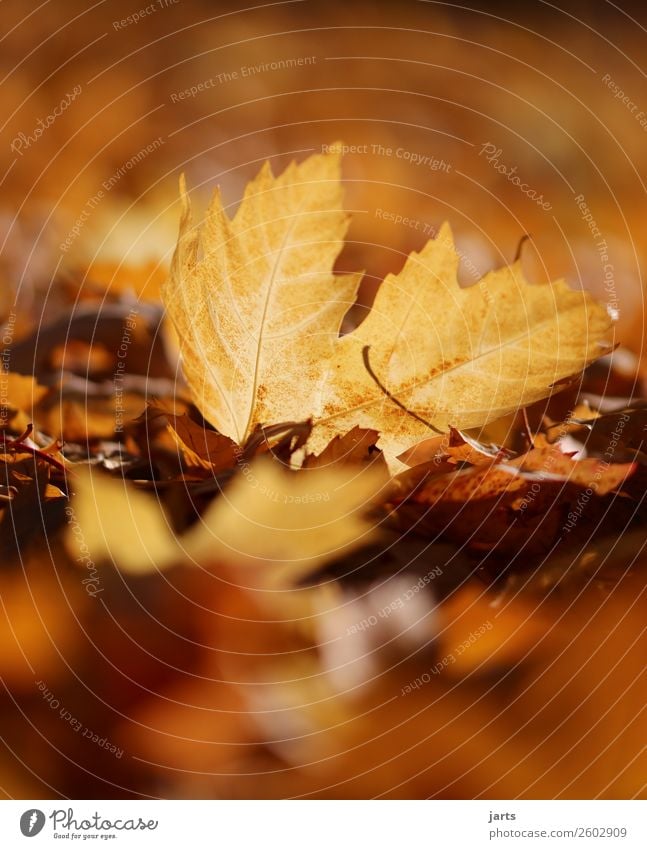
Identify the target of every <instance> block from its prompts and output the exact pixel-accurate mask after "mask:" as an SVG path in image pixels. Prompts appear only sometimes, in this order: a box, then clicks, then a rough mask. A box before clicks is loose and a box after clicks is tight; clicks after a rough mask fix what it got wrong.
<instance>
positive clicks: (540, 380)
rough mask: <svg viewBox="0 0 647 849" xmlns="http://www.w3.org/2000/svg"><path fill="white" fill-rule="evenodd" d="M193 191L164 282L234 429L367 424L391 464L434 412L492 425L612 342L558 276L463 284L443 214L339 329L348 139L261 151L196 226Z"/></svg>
mask: <svg viewBox="0 0 647 849" xmlns="http://www.w3.org/2000/svg"><path fill="white" fill-rule="evenodd" d="M182 191H183V213H182V220H181V224H180V237H179V241H178V245H177V249H176V252H175V255H174V258H173V263H172V268H171V275H170V277H169V279H168V281H167V282H166V283H165V284H164V286H163V287H162V297H163V299H164V302H165V305H166V309H167V312H168V314H169V315H170V317H171V319H172V320H173V322H174V324H175V327H176V329H177V331H178V334H179V337H180V344H181V352H182V356H183V362H184V371H185V375H186V378H187V381H188V384H189V387H190V389H191V391H192V394H193V398H194V401H195V403H196V405H197V407H198V408H199V409H200V411H201V412H202V414H203V415H204V416H205V418H206V419H207V420H208V421H210V422H211V424H213V425H214V426H215V427H216V429H217V430H218V431H220V432H221V433H224V434H225V435H227V436H229V437H230V438H231V439H234V440H235V441H236V442H238V443H239V444H243V443H244V442H245V441H246V440H247V438H248V437H249V435H250V434H251V433H252V432H253V430H254V428H255V427H256V426H257V425H259V424H271V423H274V422H278V421H285V420H286V419H294V420H303V419H305V418H311V419H312V422H313V432H312V435H311V438H310V441H309V446H310V450H311V451H314V452H318V451H321V450H323V448H325V447H326V445H328V443H329V442H330V441H331V440H332V439H334V438H335V437H336V436H341V435H343V434H344V433H346V432H347V431H348V430H350V429H351V428H353V427H355V426H360V427H362V428H367V429H376V430H378V431H379V433H380V441H379V447H380V448H382V449H383V450H384V451H385V454H386V458H387V461H390V462H393V463H395V457H396V456H397V455H398V454H400V453H402V451H404V450H405V449H406V448H408V447H410V446H411V445H412V444H413V443H415V442H417V441H419V440H420V439H422V438H424V437H426V436H428V435H429V431H430V426H431V427H432V428H433V429H435V430H436V431H437V432H445V431H447V430H448V429H449V428H450V426H453V427H456V428H469V427H477V426H481V425H483V424H485V423H486V422H488V421H491V420H493V419H496V418H498V417H500V416H502V415H504V414H506V413H508V412H510V411H512V410H515V409H517V408H519V407H520V406H525V405H527V404H530V403H532V402H533V401H536V400H539V399H541V398H545V397H546V396H548V395H549V394H550V393H551V392H552V391H554V388H555V387H556V386H557V385H558V384H560V383H563V382H564V381H565V380H566V379H569V378H572V377H573V375H576V374H578V373H579V372H580V371H581V370H582V369H583V368H584V367H585V366H586V365H588V364H589V363H591V362H592V361H593V360H595V359H596V358H597V357H599V356H600V355H602V354H603V353H605V352H606V351H608V350H609V347H610V346H609V343H608V336H609V332H610V328H611V320H610V318H609V316H608V315H607V312H606V310H605V308H604V307H603V306H602V305H600V304H597V303H596V302H594V301H593V300H592V299H591V298H590V297H589V296H588V295H586V294H585V293H584V292H581V291H573V290H571V289H569V288H568V286H567V285H566V283H564V282H563V281H558V282H556V283H552V284H546V285H529V284H528V283H527V281H526V280H525V279H524V276H523V273H522V270H521V266H520V264H519V263H515V264H514V265H513V266H511V267H509V268H503V269H499V270H498V271H494V272H491V273H489V274H487V275H486V276H485V277H484V278H483V279H482V280H481V281H480V282H479V283H478V284H477V285H475V286H471V287H470V288H467V289H464V288H461V287H460V286H459V284H458V279H457V272H458V262H459V258H458V255H457V253H456V249H455V247H454V243H453V239H452V235H451V231H450V229H449V226H448V225H444V226H443V227H442V228H441V230H440V232H439V234H438V237H437V238H436V239H432V240H431V241H429V242H428V243H427V245H425V247H424V248H423V249H422V251H421V252H420V253H412V254H411V255H410V256H409V258H408V259H407V261H406V263H405V265H404V268H403V269H402V271H401V272H400V273H399V274H397V275H394V274H390V275H388V276H387V277H386V278H385V280H384V282H383V283H382V285H381V287H380V289H379V291H378V293H377V296H376V298H375V302H374V305H373V307H372V309H371V310H370V312H369V315H368V317H367V318H366V319H365V320H364V321H363V322H362V323H361V324H360V326H359V327H357V328H356V329H355V330H354V331H353V332H351V333H348V334H347V335H346V336H343V337H340V335H339V333H340V328H341V324H342V320H343V318H344V315H345V313H346V312H347V311H348V309H349V307H350V306H351V305H352V304H353V302H354V301H355V297H356V294H357V287H358V284H359V276H358V275H355V276H353V275H351V276H348V275H346V276H340V275H337V276H336V275H334V274H333V266H334V263H335V260H336V259H337V257H338V255H339V253H340V251H341V249H342V246H343V238H344V234H345V232H346V228H347V215H346V213H344V212H343V210H342V193H341V185H340V157H339V156H338V155H337V154H334V153H331V154H327V155H315V156H311V157H310V158H309V159H307V160H306V161H305V162H303V163H301V164H299V165H296V164H295V163H292V164H291V165H289V166H288V168H287V169H286V170H285V171H284V172H283V173H282V174H281V175H280V176H279V177H274V176H273V174H272V171H271V169H270V167H269V165H268V164H267V163H266V164H265V165H264V167H263V168H262V170H261V172H260V174H259V175H258V177H256V179H255V180H253V181H252V182H251V183H250V184H249V185H248V186H247V189H246V191H245V196H244V198H243V201H242V203H241V205H240V208H239V209H238V212H237V213H236V215H235V217H234V218H233V220H230V218H229V217H228V216H227V214H226V212H225V209H224V207H223V204H222V201H221V198H220V195H219V193H216V194H215V196H214V198H213V200H212V202H211V205H210V207H209V209H208V210H207V213H206V216H205V220H204V222H203V224H202V226H201V227H200V228H199V230H198V229H196V228H194V226H193V224H192V220H191V208H190V204H189V201H188V198H187V195H186V189H185V187H184V183H183V184H182ZM404 408H406V409H407V410H408V411H410V413H411V414H407V413H405V412H404Z"/></svg>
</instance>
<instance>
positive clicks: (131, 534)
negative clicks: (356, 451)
mask: <svg viewBox="0 0 647 849" xmlns="http://www.w3.org/2000/svg"><path fill="white" fill-rule="evenodd" d="M382 483H383V477H382V475H380V474H379V472H377V471H376V470H374V469H371V468H367V469H364V470H362V471H361V472H358V471H357V470H356V469H353V468H351V469H341V468H339V469H338V468H334V469H315V470H308V471H305V470H304V471H301V472H298V473H295V472H290V471H286V470H284V469H282V468H281V467H280V466H279V465H278V464H277V463H276V462H273V461H271V460H269V459H267V458H263V459H261V460H258V461H256V462H255V463H252V464H250V465H244V466H243V467H242V469H241V471H240V472H239V474H238V475H237V477H236V478H235V479H234V480H233V481H232V482H231V483H230V484H229V485H227V487H226V488H225V489H224V490H223V492H222V493H221V494H220V495H219V496H218V497H217V498H216V499H215V500H214V502H213V503H212V504H211V506H210V507H209V508H208V509H207V510H206V512H205V513H204V515H203V516H202V519H201V520H200V521H199V522H198V523H197V524H196V525H195V526H194V527H193V528H192V529H191V530H189V531H188V532H187V533H185V534H184V535H182V536H181V537H178V536H176V535H175V534H174V533H173V531H172V529H171V527H170V525H169V524H168V522H167V519H166V517H165V514H164V512H163V511H162V509H161V507H160V505H159V504H158V503H156V502H155V500H154V498H152V497H151V496H150V495H148V494H146V493H144V492H141V491H139V490H138V489H137V488H136V487H135V486H134V485H133V484H132V483H131V482H128V481H125V480H123V479H116V478H109V477H108V476H106V475H105V474H102V473H96V472H95V473H92V472H91V471H89V470H88V471H87V472H85V473H82V474H81V473H80V474H79V478H78V482H76V483H75V490H76V497H75V499H74V500H73V503H72V510H71V515H70V518H71V524H70V528H69V529H68V534H67V545H68V550H69V551H70V554H71V555H72V556H73V557H75V558H79V557H80V558H86V562H87V558H90V559H91V560H92V561H94V562H96V563H99V562H100V561H101V560H103V559H106V558H109V559H111V560H112V561H113V562H114V563H115V565H116V566H117V567H118V568H120V569H122V570H123V571H125V572H133V573H145V572H149V571H152V570H155V569H164V568H166V567H168V566H171V565H173V564H179V563H182V562H187V561H194V562H197V563H200V564H201V565H206V566H208V565H209V564H211V563H217V562H225V563H230V564H240V565H243V566H247V567H257V568H258V571H257V572H256V571H255V570H250V571H254V576H252V580H253V582H254V581H257V580H258V581H261V582H262V583H267V582H270V583H272V584H275V585H277V584H286V585H287V584H288V583H292V582H294V581H296V580H298V579H299V578H301V577H302V576H305V575H307V574H308V573H309V572H311V571H313V570H314V569H316V568H317V567H318V566H320V565H322V564H324V563H326V562H328V561H331V560H334V559H336V558H338V557H342V556H343V555H345V554H348V553H349V552H350V551H351V550H353V549H355V548H358V547H359V546H362V545H365V544H367V543H368V542H371V541H372V540H373V539H374V538H375V528H374V526H373V524H372V522H370V521H369V520H368V519H366V518H364V513H366V511H367V509H368V506H369V503H370V502H371V500H372V499H373V498H374V496H375V495H376V494H377V492H378V490H379V488H380V486H381V484H382ZM270 564H271V565H273V566H274V568H273V569H272V570H271V571H269V572H268V571H267V566H268V565H270Z"/></svg>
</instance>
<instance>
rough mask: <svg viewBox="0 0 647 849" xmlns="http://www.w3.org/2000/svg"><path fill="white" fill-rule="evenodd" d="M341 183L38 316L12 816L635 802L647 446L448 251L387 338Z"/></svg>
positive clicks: (593, 368) (434, 245) (406, 276)
mask: <svg viewBox="0 0 647 849" xmlns="http://www.w3.org/2000/svg"><path fill="white" fill-rule="evenodd" d="M347 226H348V215H347V214H346V213H345V212H344V211H343V199H342V191H341V179H340V159H339V156H338V155H336V154H328V155H315V156H311V157H310V158H309V159H307V160H305V161H304V162H302V163H301V164H294V163H293V164H292V165H290V166H289V167H288V168H287V169H286V170H285V171H284V172H283V173H282V174H281V175H280V176H278V177H275V176H274V175H273V173H272V170H271V169H270V167H269V165H268V164H266V165H265V166H264V167H263V168H262V169H261V171H260V173H259V175H258V176H257V177H256V179H254V180H253V181H252V182H251V183H250V184H249V185H248V186H247V189H246V192H245V195H244V199H243V201H242V203H241V205H240V208H239V209H238V211H237V212H236V214H235V216H234V217H233V218H232V217H231V216H230V214H229V213H228V211H227V210H226V209H225V208H224V207H223V204H222V200H221V198H220V196H219V195H218V194H216V195H215V196H214V198H213V200H212V201H211V204H210V206H209V208H208V210H207V211H206V213H205V215H204V219H203V221H202V222H201V223H200V224H199V225H198V226H196V225H194V222H193V220H192V211H191V206H190V203H189V200H188V196H187V193H186V187H184V186H183V195H182V215H181V223H180V235H179V240H178V244H177V248H176V251H175V254H174V257H173V261H172V264H171V269H170V272H169V273H168V274H166V273H162V272H160V270H159V269H158V268H157V267H155V266H151V267H146V266H119V267H117V266H114V267H113V266H110V265H109V264H104V265H100V264H99V263H95V264H94V265H93V266H91V267H90V268H86V269H79V270H78V274H76V275H75V274H68V275H66V276H64V277H62V278H60V279H59V280H57V282H56V286H57V292H58V298H59V310H58V314H57V315H56V316H54V317H51V318H49V317H46V318H43V319H41V321H40V322H39V323H38V325H37V326H30V324H29V322H28V321H27V320H26V319H24V318H23V317H21V316H20V315H18V314H16V312H15V311H14V310H12V308H11V304H9V303H7V304H0V306H2V308H3V310H4V314H3V320H4V343H5V347H4V353H3V371H2V386H1V387H0V388H1V390H2V391H1V395H2V398H1V401H2V404H1V406H0V424H1V426H2V438H3V444H2V467H3V479H2V481H1V487H0V508H1V523H2V524H1V544H2V554H3V556H2V571H1V573H0V593H1V598H2V614H1V618H0V633H1V638H2V649H1V651H0V669H1V675H2V681H3V684H4V687H3V694H2V696H1V697H0V698H1V700H2V708H1V710H2V729H3V731H2V738H3V749H2V755H1V757H0V786H2V787H3V789H4V793H5V794H6V795H7V796H13V797H23V798H25V797H34V798H37V797H39V796H40V797H43V796H44V797H52V796H69V797H74V798H92V797H96V798H105V797H124V796H146V797H147V796H151V797H159V796H161V797H173V798H177V797H187V798H191V797H199V798H223V797H224V798H230V797H241V798H247V797H258V798H273V797H312V796H314V797H327V798H330V797H333V798H347V797H360V798H366V797H414V798H420V797H447V798H452V797H460V798H473V797H486V798H517V797H529V798H536V797H544V798H552V797H564V798H581V797H585V798H589V797H597V796H600V797H633V796H636V795H639V794H640V793H641V788H642V785H643V781H644V767H645V764H644V760H642V756H641V745H642V743H641V740H642V739H643V738H644V722H643V721H642V719H641V711H642V708H643V702H644V678H642V673H643V667H644V641H643V638H644V624H643V623H644V609H645V608H644V589H645V560H644V555H643V547H644V543H645V524H644V520H645V508H644V502H643V493H644V488H645V480H646V477H647V449H646V448H645V446H644V433H645V424H646V419H647V412H646V406H645V402H644V401H643V400H641V398H640V392H639V390H638V387H639V382H638V380H637V377H636V376H635V375H634V374H633V373H632V372H631V370H630V369H627V367H626V364H625V361H624V360H623V357H622V354H623V351H622V350H621V349H620V350H614V348H615V345H614V328H613V322H612V320H611V318H610V317H609V315H608V312H607V310H606V308H605V307H604V305H601V304H599V303H597V302H595V301H594V300H593V299H592V298H591V297H589V296H588V295H587V294H586V293H585V292H583V291H575V290H573V289H571V288H569V287H568V286H567V285H566V284H565V283H564V282H561V281H560V282H556V283H553V284H542V285H533V284H531V283H529V282H528V281H526V280H525V279H524V276H523V273H522V270H521V262H520V261H517V262H515V263H514V264H513V265H511V266H510V267H507V268H502V269H499V270H496V271H493V272H491V273H489V274H487V275H486V276H485V277H484V278H483V279H481V280H480V281H479V282H478V283H477V284H475V285H473V286H470V287H468V288H463V287H461V286H459V284H458V279H457V273H458V264H459V257H458V255H457V252H456V249H455V247H454V244H453V240H452V235H451V231H450V228H449V226H448V225H445V226H443V227H442V228H441V229H440V231H439V233H438V234H437V236H436V238H434V239H432V240H431V241H429V242H428V243H427V244H426V245H425V246H424V247H423V248H422V250H421V251H420V253H412V254H411V255H410V256H409V257H408V258H407V259H406V261H405V262H404V264H403V267H402V270H401V271H400V273H399V274H397V275H393V274H390V275H388V276H387V277H386V279H385V280H384V281H383V282H382V284H381V286H380V288H379V290H378V292H377V295H376V297H375V300H374V303H373V305H372V306H371V308H370V310H368V312H367V315H366V317H365V318H364V319H363V320H362V321H360V322H359V323H358V321H357V320H355V319H354V318H353V316H354V315H355V312H354V305H355V303H356V299H357V294H358V287H359V284H360V281H361V274H359V273H357V274H356V273H344V274H341V273H337V272H336V271H335V268H336V263H337V261H338V256H339V254H340V252H341V249H342V247H343V242H344V236H345V233H346V229H347Z"/></svg>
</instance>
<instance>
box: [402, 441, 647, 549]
mask: <svg viewBox="0 0 647 849" xmlns="http://www.w3.org/2000/svg"><path fill="white" fill-rule="evenodd" d="M635 468H636V467H635V465H634V464H633V463H623V464H620V463H617V464H609V463H606V462H604V461H601V460H593V459H591V460H572V459H571V458H570V457H568V456H567V455H565V454H563V453H562V452H561V451H560V450H559V448H557V447H553V446H546V447H544V448H541V449H540V448H538V449H534V450H532V451H529V452H528V453H527V454H523V455H522V456H520V457H517V458H515V459H513V460H507V461H506V462H505V463H491V464H490V465H480V466H475V467H474V468H468V469H463V470H461V471H458V472H453V473H449V474H436V473H435V472H436V468H435V466H434V463H433V462H431V463H425V464H422V465H421V466H418V467H415V468H413V469H411V470H410V471H409V472H405V473H404V474H402V475H399V476H398V477H397V478H395V481H394V486H395V490H394V492H395V495H394V499H393V500H394V502H395V503H396V504H397V505H399V507H398V513H399V516H400V521H401V522H402V523H403V524H404V525H405V526H411V527H415V528H416V529H417V530H418V531H419V532H420V531H422V532H424V533H430V532H431V533H434V534H440V535H442V536H443V537H445V538H446V539H450V540H453V541H455V542H459V543H466V544H467V545H468V546H469V547H471V548H473V549H476V550H486V551H489V550H496V551H498V552H499V553H508V554H510V555H515V554H517V553H518V552H519V551H523V552H525V554H532V553H538V552H542V551H547V550H548V549H550V547H551V546H552V545H553V544H554V543H555V541H556V539H557V538H558V537H559V536H560V535H564V534H566V533H567V532H568V531H565V529H564V526H565V523H566V522H567V520H568V518H569V516H570V515H571V514H570V510H571V508H573V509H575V508H576V507H577V508H578V511H579V512H578V516H577V521H579V520H580V519H581V517H582V516H583V515H584V521H585V522H586V514H587V511H588V514H590V517H591V518H595V520H599V519H600V518H601V516H600V515H599V513H598V511H597V510H596V509H595V507H594V506H593V505H594V504H595V500H596V499H597V500H600V499H602V498H603V496H607V495H609V494H610V493H613V492H616V491H617V490H619V489H620V488H621V487H622V486H623V484H625V482H626V480H627V479H628V478H629V477H630V476H631V475H632V474H633V473H634V471H635ZM583 493H586V497H585V498H583V499H581V507H580V502H579V501H578V498H580V496H582V494H583ZM592 499H593V501H592V502H591V500H592ZM589 502H591V506H589ZM632 509H633V508H632ZM569 531H570V528H569Z"/></svg>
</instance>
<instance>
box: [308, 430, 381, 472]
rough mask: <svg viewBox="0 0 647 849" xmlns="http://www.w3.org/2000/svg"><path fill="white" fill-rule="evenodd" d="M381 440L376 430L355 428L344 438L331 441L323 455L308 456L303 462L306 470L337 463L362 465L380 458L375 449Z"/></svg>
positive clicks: (337, 437)
mask: <svg viewBox="0 0 647 849" xmlns="http://www.w3.org/2000/svg"><path fill="white" fill-rule="evenodd" d="M378 438H379V434H378V432H377V431H376V430H370V429H367V428H362V427H354V428H353V429H352V430H349V431H348V433H345V434H344V435H343V436H335V437H333V439H331V440H330V442H329V443H328V445H327V446H326V447H325V448H324V450H323V451H322V452H321V454H318V455H315V454H308V455H306V458H305V460H304V461H303V466H304V468H306V469H316V468H321V467H322V466H329V465H334V464H336V463H342V464H354V465H362V464H364V463H368V462H371V461H372V460H375V459H376V458H377V457H379V456H380V454H379V452H378V451H377V450H376V448H375V443H376V442H377V440H378Z"/></svg>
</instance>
